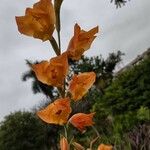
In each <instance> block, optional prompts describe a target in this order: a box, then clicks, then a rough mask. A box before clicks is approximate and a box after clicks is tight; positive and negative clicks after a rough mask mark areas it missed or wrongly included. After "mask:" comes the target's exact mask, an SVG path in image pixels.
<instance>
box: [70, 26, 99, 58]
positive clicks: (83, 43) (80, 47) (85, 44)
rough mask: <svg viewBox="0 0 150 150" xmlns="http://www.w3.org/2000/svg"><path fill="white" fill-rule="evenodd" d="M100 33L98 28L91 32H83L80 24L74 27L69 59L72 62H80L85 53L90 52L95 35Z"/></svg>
mask: <svg viewBox="0 0 150 150" xmlns="http://www.w3.org/2000/svg"><path fill="white" fill-rule="evenodd" d="M97 32H98V27H95V28H93V29H91V30H89V31H84V30H81V28H80V26H79V25H78V24H75V26H74V36H73V37H72V39H71V40H70V42H69V46H68V48H67V52H68V57H69V58H71V59H72V60H79V59H80V58H81V56H82V55H83V53H84V51H86V50H88V49H89V48H90V46H91V44H92V42H93V40H94V39H95V37H96V36H95V34H96V33H97Z"/></svg>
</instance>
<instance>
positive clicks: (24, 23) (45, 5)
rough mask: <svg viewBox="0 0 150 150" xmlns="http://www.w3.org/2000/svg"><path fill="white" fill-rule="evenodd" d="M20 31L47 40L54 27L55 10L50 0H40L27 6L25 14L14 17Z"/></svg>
mask: <svg viewBox="0 0 150 150" xmlns="http://www.w3.org/2000/svg"><path fill="white" fill-rule="evenodd" d="M16 22H17V25H18V30H19V32H20V33H22V34H25V35H27V36H33V37H34V38H38V39H41V40H43V41H46V40H49V39H50V38H51V36H52V34H53V31H54V29H55V26H54V24H55V22H56V18H55V11H54V8H53V4H52V3H51V0H40V2H38V3H35V4H34V5H33V8H27V9H26V12H25V16H20V17H16Z"/></svg>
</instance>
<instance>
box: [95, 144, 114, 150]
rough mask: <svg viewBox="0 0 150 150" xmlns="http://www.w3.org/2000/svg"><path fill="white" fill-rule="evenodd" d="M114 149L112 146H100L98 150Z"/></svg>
mask: <svg viewBox="0 0 150 150" xmlns="http://www.w3.org/2000/svg"><path fill="white" fill-rule="evenodd" d="M112 149H113V147H112V145H105V144H100V145H99V146H98V149H97V150H112Z"/></svg>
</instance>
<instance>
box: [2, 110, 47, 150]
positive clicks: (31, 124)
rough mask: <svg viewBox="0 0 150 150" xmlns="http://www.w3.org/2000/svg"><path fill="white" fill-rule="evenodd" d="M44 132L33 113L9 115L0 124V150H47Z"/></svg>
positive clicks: (44, 127)
mask: <svg viewBox="0 0 150 150" xmlns="http://www.w3.org/2000/svg"><path fill="white" fill-rule="evenodd" d="M46 130H47V129H46V126H45V125H44V124H43V123H42V122H41V121H40V120H39V119H37V118H36V116H35V115H34V114H33V113H30V112H21V111H19V112H15V113H11V114H10V115H8V116H6V117H5V119H4V121H3V122H1V124H0V149H1V150H37V149H38V150H48V148H47V146H48V145H47V144H48V143H46V141H47V139H46V138H47V135H46V134H47V132H46Z"/></svg>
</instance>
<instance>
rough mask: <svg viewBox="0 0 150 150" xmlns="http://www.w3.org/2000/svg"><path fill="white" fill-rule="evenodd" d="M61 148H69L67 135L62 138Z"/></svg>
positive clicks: (64, 149) (66, 149) (63, 149)
mask: <svg viewBox="0 0 150 150" xmlns="http://www.w3.org/2000/svg"><path fill="white" fill-rule="evenodd" d="M60 149H61V150H69V144H68V141H67V139H66V138H65V137H62V138H61V139H60Z"/></svg>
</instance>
